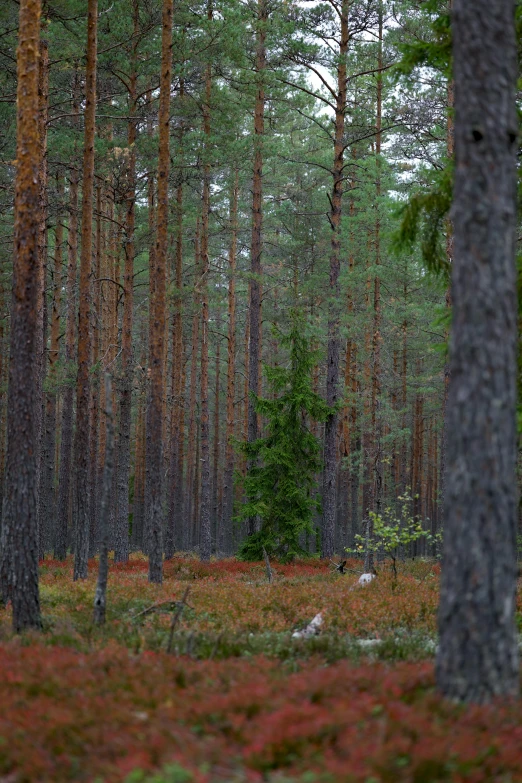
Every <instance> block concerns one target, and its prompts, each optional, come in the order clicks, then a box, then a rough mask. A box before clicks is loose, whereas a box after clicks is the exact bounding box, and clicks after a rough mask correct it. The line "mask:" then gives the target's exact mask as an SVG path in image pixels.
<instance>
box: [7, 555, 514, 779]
mask: <svg viewBox="0 0 522 783" xmlns="http://www.w3.org/2000/svg"><path fill="white" fill-rule="evenodd" d="M348 568H349V569H350V570H349V572H348V573H346V574H344V575H340V574H338V573H336V572H335V571H334V570H333V568H331V566H330V564H328V563H326V562H321V561H317V560H306V561H299V562H296V563H294V564H291V565H278V564H275V566H274V568H273V571H274V580H273V582H272V583H268V580H267V574H266V570H265V567H264V565H261V564H256V563H254V564H248V563H241V562H238V561H235V560H222V561H216V562H211V563H208V564H201V563H200V562H199V561H197V560H196V559H194V558H190V557H176V558H174V560H172V561H170V562H168V563H166V564H165V579H164V582H163V584H162V585H161V586H158V585H150V584H149V583H148V581H147V562H146V560H145V559H144V558H142V557H139V556H133V558H132V559H131V561H130V562H129V563H128V564H126V565H114V564H111V571H110V577H109V592H108V614H107V622H106V624H105V625H104V626H103V627H102V628H98V627H96V626H94V625H93V623H92V605H93V597H94V589H95V581H96V562H95V561H93V562H92V563H91V564H90V568H89V578H88V579H87V580H86V581H82V582H73V581H72V562H71V561H70V560H68V561H67V562H65V563H61V562H57V561H51V560H47V561H45V562H44V563H42V564H41V602H42V614H43V618H44V629H43V632H42V633H39V634H35V633H30V634H25V635H22V636H20V637H13V636H12V634H11V631H10V609H9V607H7V609H3V610H0V634H1V642H0V705H1V709H0V780H1V781H5V782H6V783H7V781H9V783H32V782H33V781H41V782H46V781H49V782H50V781H53V782H55V781H97V783H110V782H112V781H117V782H119V781H122V782H123V781H125V783H225V781H230V783H249V782H250V781H252V782H253V781H263V780H266V781H270V782H271V783H290V782H291V781H292V783H295V782H297V781H299V783H334V782H335V783H337V781H340V782H341V783H381V782H382V783H395V782H396V781H397V782H399V781H411V783H435V781H469V783H471V781H473V782H474V783H475V781H499V782H500V781H502V783H508V781H517V780H522V751H521V750H520V748H521V747H522V716H521V714H520V710H519V708H518V706H517V705H515V704H510V703H506V702H504V703H502V704H500V703H499V704H495V705H492V706H489V707H480V708H478V707H474V708H466V709H465V708H463V707H459V706H456V705H452V704H449V703H448V702H445V701H443V700H441V699H440V698H439V696H438V695H437V694H436V692H435V687H434V672H433V655H434V651H435V648H436V636H435V630H436V610H437V601H438V581H439V566H438V565H437V564H436V563H432V562H427V561H421V560H417V561H410V562H408V563H405V564H402V565H401V566H400V569H399V573H398V575H397V577H395V575H394V574H393V573H392V570H391V568H390V567H389V566H388V565H387V564H381V566H380V568H379V576H378V578H377V579H376V580H374V582H373V583H371V584H370V585H368V586H366V587H363V588H360V587H356V581H357V571H359V572H360V570H361V564H360V561H349V562H348ZM187 588H189V589H188V593H187ZM183 598H185V603H184V605H183V612H182V614H181V617H179V609H180V602H181V601H182V599H183ZM519 602H520V596H519ZM519 609H520V607H519ZM318 612H321V613H322V616H323V620H324V621H323V625H322V627H321V631H320V633H319V634H318V635H317V636H314V637H312V638H310V639H294V638H292V631H294V630H295V629H296V628H302V627H304V626H306V625H307V623H308V622H309V621H310V620H311V619H312V617H314V616H315V615H316V614H317V613H318ZM175 616H178V617H179V619H178V620H177V621H176V622H175V625H174V627H172V625H173V617H175ZM168 650H170V652H168Z"/></svg>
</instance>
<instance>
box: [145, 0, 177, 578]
mask: <svg viewBox="0 0 522 783" xmlns="http://www.w3.org/2000/svg"><path fill="white" fill-rule="evenodd" d="M172 15H173V0H163V13H162V37H161V81H160V107H159V157H158V206H157V236H156V248H155V252H154V259H153V266H152V267H151V270H150V277H151V283H150V289H151V290H150V332H149V366H150V371H151V386H150V400H149V406H148V409H147V430H148V432H147V491H146V499H147V505H148V509H147V512H148V515H149V520H150V522H149V524H150V541H149V581H150V582H158V583H161V582H162V581H163V541H162V538H163V536H162V526H163V514H162V482H161V475H162V468H163V438H162V434H163V433H162V430H163V421H162V418H163V417H162V413H163V395H164V386H165V346H164V342H165V299H166V291H165V280H166V269H167V250H168V236H167V229H168V217H169V202H168V190H169V168H170V153H169V147H170V88H171V77H172Z"/></svg>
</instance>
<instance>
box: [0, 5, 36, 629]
mask: <svg viewBox="0 0 522 783" xmlns="http://www.w3.org/2000/svg"><path fill="white" fill-rule="evenodd" d="M40 12H41V5H40V2H39V0H20V16H19V28H18V51H17V79H18V82H17V127H16V160H17V164H16V179H15V206H14V218H15V223H14V270H13V290H12V302H11V335H10V361H9V391H8V405H7V466H6V479H5V494H4V509H3V519H2V535H1V558H0V589H1V597H2V598H3V600H4V601H5V600H6V599H7V598H10V599H11V602H12V607H13V629H14V631H15V632H19V631H21V630H23V629H24V628H39V627H40V624H41V621H40V602H39V592H38V527H37V497H36V475H37V474H36V470H37V466H36V449H37V443H36V438H37V429H36V428H37V408H38V406H41V399H39V398H38V396H37V388H38V377H37V368H36V365H35V361H34V358H35V349H36V345H37V329H38V322H37V300H38V293H39V273H38V265H39V257H38V256H39V254H38V231H39V202H40V192H39V178H38V173H39V164H40V156H41V152H42V148H41V144H40V139H39V133H38V52H39V46H38V42H39V36H40Z"/></svg>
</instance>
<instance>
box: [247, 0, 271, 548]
mask: <svg viewBox="0 0 522 783" xmlns="http://www.w3.org/2000/svg"><path fill="white" fill-rule="evenodd" d="M267 19H268V9H267V4H266V0H258V3H257V28H256V61H255V74H256V77H257V92H256V102H255V107H254V176H253V180H252V245H251V250H250V272H251V276H250V297H249V300H250V301H249V316H250V324H249V335H250V343H249V349H248V400H247V405H248V434H247V439H248V442H249V443H253V442H254V441H255V440H256V439H257V436H258V415H257V413H256V410H255V407H254V395H257V394H258V393H259V377H260V376H259V358H260V352H261V334H260V332H261V253H262V227H263V138H264V134H265V85H264V79H265V75H264V74H265V69H266V29H265V25H266V20H267ZM255 526H256V520H255V519H254V518H253V519H250V520H249V521H248V532H249V533H250V534H251V533H254V532H255Z"/></svg>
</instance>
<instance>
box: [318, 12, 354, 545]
mask: <svg viewBox="0 0 522 783" xmlns="http://www.w3.org/2000/svg"><path fill="white" fill-rule="evenodd" d="M349 7H350V3H349V0H342V4H341V7H340V24H341V30H340V42H339V63H338V66H337V93H336V106H335V120H334V122H335V125H334V163H333V169H332V176H333V187H332V195H331V197H330V204H331V209H330V226H331V229H332V238H331V251H330V280H329V288H330V290H329V302H328V347H327V364H326V402H327V404H328V405H330V406H331V407H332V408H333V407H334V406H335V405H337V401H338V398H339V353H340V335H339V319H340V287H339V272H340V267H341V213H342V200H343V167H344V125H345V112H346V55H347V53H348V44H349V40H350V38H349V33H348V11H349ZM337 420H338V414H337V412H336V411H333V412H332V413H331V414H330V416H329V417H328V419H327V420H326V423H325V428H324V469H323V524H322V537H321V553H322V556H323V557H328V558H331V557H333V554H334V543H335V540H334V536H335V513H336V505H337V497H336V495H337V493H336V479H337V454H338V449H337V447H336V436H337Z"/></svg>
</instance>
